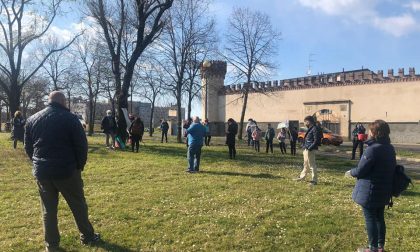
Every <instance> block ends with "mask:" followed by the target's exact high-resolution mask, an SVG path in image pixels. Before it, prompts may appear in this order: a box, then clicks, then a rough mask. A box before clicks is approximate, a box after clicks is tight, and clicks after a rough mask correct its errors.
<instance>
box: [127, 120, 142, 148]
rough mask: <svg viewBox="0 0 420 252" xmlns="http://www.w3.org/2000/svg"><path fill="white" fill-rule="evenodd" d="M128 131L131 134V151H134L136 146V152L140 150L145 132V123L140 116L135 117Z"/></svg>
mask: <svg viewBox="0 0 420 252" xmlns="http://www.w3.org/2000/svg"><path fill="white" fill-rule="evenodd" d="M128 131H129V132H130V136H131V151H132V152H134V147H136V152H139V148H140V142H141V140H142V138H143V134H144V123H143V121H142V120H141V118H140V117H137V118H136V119H134V121H133V122H132V123H131V125H130V128H129V130H128Z"/></svg>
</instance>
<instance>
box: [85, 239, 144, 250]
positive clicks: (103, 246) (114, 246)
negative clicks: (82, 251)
mask: <svg viewBox="0 0 420 252" xmlns="http://www.w3.org/2000/svg"><path fill="white" fill-rule="evenodd" d="M92 247H96V248H101V249H104V250H105V251H113V252H114V251H115V252H134V251H136V250H132V249H128V248H125V247H122V246H120V245H117V244H114V243H111V242H107V241H104V240H102V241H101V242H99V243H97V244H95V245H93V246H92Z"/></svg>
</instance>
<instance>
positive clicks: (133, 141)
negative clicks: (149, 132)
mask: <svg viewBox="0 0 420 252" xmlns="http://www.w3.org/2000/svg"><path fill="white" fill-rule="evenodd" d="M134 147H136V151H137V152H139V148H140V136H136V135H132V136H131V151H133V152H134Z"/></svg>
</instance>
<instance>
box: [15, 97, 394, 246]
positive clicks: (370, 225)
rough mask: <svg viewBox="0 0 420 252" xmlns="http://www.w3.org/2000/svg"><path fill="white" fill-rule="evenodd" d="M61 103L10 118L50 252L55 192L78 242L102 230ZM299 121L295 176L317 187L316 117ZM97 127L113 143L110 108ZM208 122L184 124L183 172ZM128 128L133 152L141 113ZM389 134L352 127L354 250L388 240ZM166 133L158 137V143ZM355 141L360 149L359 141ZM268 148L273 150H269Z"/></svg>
mask: <svg viewBox="0 0 420 252" xmlns="http://www.w3.org/2000/svg"><path fill="white" fill-rule="evenodd" d="M66 104H67V103H66V99H65V96H64V94H62V93H61V92H58V91H54V92H52V93H51V94H50V95H49V105H48V106H47V107H46V108H45V109H43V110H42V111H40V112H38V113H36V114H34V115H33V116H31V117H30V118H29V119H28V120H27V122H26V121H25V120H24V119H23V117H22V115H21V113H20V112H19V111H17V112H16V113H15V116H14V118H13V120H12V122H13V132H12V134H13V140H14V147H15V148H16V144H17V141H23V140H24V142H25V151H26V153H27V155H28V157H29V158H30V160H31V161H32V162H33V175H34V177H35V179H36V183H37V186H38V191H39V195H40V198H41V204H42V213H43V223H44V232H45V236H44V238H45V244H46V250H47V251H57V250H58V248H59V243H60V233H59V230H58V220H57V211H58V201H59V197H58V195H59V193H61V194H62V195H63V198H64V199H65V200H66V202H67V204H68V205H69V207H70V209H71V210H72V213H73V216H74V218H75V221H76V224H77V227H78V229H79V232H80V240H81V242H82V243H83V244H92V243H96V242H98V241H100V235H99V234H98V233H95V232H94V228H93V226H92V224H91V222H90V221H89V215H88V207H87V203H86V199H85V197H84V189H83V180H82V177H81V173H82V171H83V170H84V166H85V164H86V161H87V150H88V145H87V139H86V134H85V132H84V129H83V127H82V125H81V124H80V122H79V120H78V118H77V117H76V116H75V115H73V114H71V113H70V111H69V110H68V108H67V107H66ZM109 112H110V111H109ZM304 123H305V126H306V127H307V128H308V130H307V132H306V134H305V137H304V140H303V159H304V162H303V166H304V167H303V170H302V171H301V173H300V175H299V177H297V178H296V180H298V181H302V180H304V179H305V177H306V176H307V174H308V173H309V172H311V175H312V179H311V181H310V183H311V184H312V185H316V184H317V181H318V177H317V166H316V162H315V161H316V160H315V155H316V151H317V150H318V146H319V145H320V139H321V138H320V135H319V134H320V131H319V129H318V127H317V126H316V123H315V119H314V117H312V116H307V117H305V119H304ZM101 125H102V128H103V130H104V133H105V134H106V135H107V146H110V144H109V139H110V138H111V139H112V142H113V145H114V143H115V134H116V122H115V118H113V116H112V113H108V112H107V117H105V118H104V119H103V120H102V124H101ZM208 126H209V125H208V121H207V120H206V121H205V122H204V124H202V123H200V119H199V118H198V117H194V119H192V120H191V123H190V125H189V127H188V128H187V129H186V133H187V140H188V169H187V172H190V173H195V172H198V171H199V170H200V158H201V148H202V146H203V144H204V143H203V139H204V138H205V137H206V136H207V134H208V132H209V130H208ZM251 127H254V131H253V132H252V133H251V137H252V138H253V142H254V147H255V148H257V150H259V139H260V137H261V135H259V134H261V130H260V129H259V128H258V126H257V125H256V123H255V125H252V124H251ZM129 132H130V135H131V138H132V150H133V151H134V147H135V148H136V150H137V151H138V143H139V141H141V137H142V136H143V133H144V125H143V123H142V121H141V119H140V118H139V117H138V118H135V119H134V120H133V122H132V123H131V125H130V127H129ZM237 133H238V124H237V123H236V121H235V120H234V119H232V118H230V119H229V120H228V127H227V131H226V144H227V145H228V147H229V157H230V158H233V159H234V158H235V157H236V148H235V138H236V134H237ZM274 135H275V132H274V129H273V128H271V125H269V128H268V130H267V134H266V140H267V149H266V151H267V152H268V150H269V147H270V142H271V146H272V140H273V138H274ZM290 135H291V139H296V141H297V133H296V134H294V133H290ZM361 135H363V136H361ZM389 135H390V128H389V125H388V124H387V123H386V122H385V121H383V120H376V121H375V122H373V123H371V124H370V125H369V139H368V140H367V139H366V129H365V128H364V127H363V125H361V124H357V125H356V127H355V130H354V131H353V155H352V158H354V157H355V153H354V152H355V149H357V147H359V148H360V156H361V160H360V162H359V163H358V165H357V167H356V168H354V169H351V170H349V171H348V172H346V175H347V176H351V177H355V178H357V182H356V185H355V188H354V190H353V195H352V198H353V200H354V201H355V202H356V203H357V204H359V205H360V206H361V207H362V210H363V215H364V217H365V225H366V230H367V234H368V242H369V247H368V248H363V249H362V250H359V251H364V252H383V251H384V247H385V241H386V239H385V235H386V225H385V219H384V210H385V206H386V205H389V203H390V199H391V196H392V187H393V176H394V174H395V168H396V165H397V162H396V153H395V149H394V147H393V146H392V145H391V141H390V138H389ZM163 136H164V135H163V134H162V141H163ZM278 138H279V140H280V143H284V140H285V139H286V129H284V128H283V129H281V131H280V132H279V134H278ZM366 140H367V141H366ZM206 141H207V140H206ZM208 141H210V140H208ZM360 142H361V143H362V144H361V146H362V147H360V145H359V144H360ZM250 144H251V143H250ZM363 144H366V145H367V146H368V147H367V149H366V151H365V152H363ZM280 148H281V149H282V150H283V151H284V152H286V151H285V144H281V145H280ZM270 149H271V150H272V147H271V148H270ZM51 150H54V151H51ZM295 153H296V152H295Z"/></svg>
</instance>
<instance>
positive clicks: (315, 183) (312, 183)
mask: <svg viewBox="0 0 420 252" xmlns="http://www.w3.org/2000/svg"><path fill="white" fill-rule="evenodd" d="M309 183H311V185H317V184H318V183H317V182H316V181H311V182H309Z"/></svg>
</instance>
